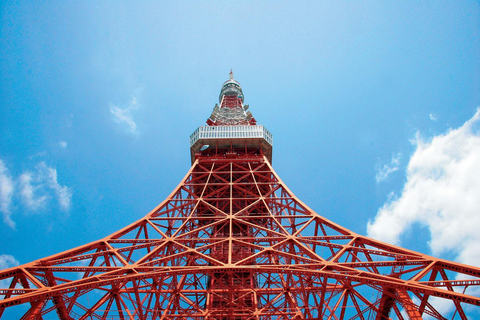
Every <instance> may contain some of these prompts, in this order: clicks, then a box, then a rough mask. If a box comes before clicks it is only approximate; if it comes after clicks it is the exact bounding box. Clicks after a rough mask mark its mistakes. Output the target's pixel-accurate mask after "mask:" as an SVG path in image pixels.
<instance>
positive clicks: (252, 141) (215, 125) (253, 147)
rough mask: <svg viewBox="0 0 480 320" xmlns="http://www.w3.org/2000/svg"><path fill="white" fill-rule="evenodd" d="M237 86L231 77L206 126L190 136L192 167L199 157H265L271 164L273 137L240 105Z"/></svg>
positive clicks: (240, 92) (240, 100)
mask: <svg viewBox="0 0 480 320" xmlns="http://www.w3.org/2000/svg"><path fill="white" fill-rule="evenodd" d="M243 101H244V96H243V91H242V87H241V86H240V83H238V81H236V80H235V79H234V77H233V71H231V70H230V78H229V79H228V80H227V81H225V82H224V83H223V85H222V89H221V90H220V96H219V104H216V105H215V107H214V108H213V111H212V114H211V115H210V117H209V118H208V119H207V125H206V126H201V127H199V128H198V129H197V130H196V131H195V132H194V133H192V135H191V136H190V151H191V156H192V163H193V162H194V161H195V159H196V158H197V157H201V156H213V155H214V156H216V157H219V156H222V155H224V156H227V155H228V156H229V157H232V156H235V155H238V156H240V155H241V154H242V155H247V154H248V155H250V156H251V155H262V156H263V155H265V156H266V157H267V159H268V160H269V161H270V162H271V161H272V146H273V136H272V134H271V133H270V132H268V130H267V129H266V128H265V127H264V126H259V125H257V121H256V120H255V118H254V117H253V115H252V113H251V112H250V111H248V108H249V106H248V105H244V104H243Z"/></svg>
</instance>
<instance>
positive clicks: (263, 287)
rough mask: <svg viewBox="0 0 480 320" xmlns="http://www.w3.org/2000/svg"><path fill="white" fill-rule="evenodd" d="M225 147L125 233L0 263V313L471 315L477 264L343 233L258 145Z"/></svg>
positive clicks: (199, 157)
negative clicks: (2, 266)
mask: <svg viewBox="0 0 480 320" xmlns="http://www.w3.org/2000/svg"><path fill="white" fill-rule="evenodd" d="M225 151H227V152H225ZM228 151H229V150H212V149H207V150H205V151H203V152H202V153H197V154H196V155H195V158H196V159H195V162H194V164H193V165H192V167H191V168H190V170H189V172H188V173H187V175H186V176H185V178H184V179H183V180H182V181H181V182H180V184H179V185H178V186H177V187H176V188H175V190H174V191H173V192H172V193H171V194H170V195H169V196H168V197H167V199H166V200H165V201H163V202H162V203H161V204H160V205H159V206H158V207H156V208H155V209H154V210H152V211H151V212H150V213H148V214H147V215H146V216H145V217H144V218H142V219H140V220H138V221H136V222H134V223H132V224H131V225H129V226H127V227H125V228H124V229H122V230H120V231H118V232H116V233H114V234H112V235H110V236H108V237H106V238H104V239H101V240H98V241H95V242H92V243H89V244H86V245H84V246H81V247H78V248H75V249H72V250H69V251H66V252H63V253H60V254H56V255H53V256H50V257H47V258H44V259H40V260H37V261H34V262H31V263H28V264H25V265H22V266H19V267H15V268H11V269H7V270H3V271H0V280H1V281H2V283H7V286H6V288H3V289H0V298H2V300H0V316H1V315H2V314H3V313H4V312H5V314H6V313H7V312H8V310H9V308H10V307H14V306H16V305H20V304H25V308H24V310H25V315H24V318H25V319H52V318H54V317H57V318H59V319H105V320H106V319H145V320H146V319H217V320H220V319H222V320H223V319H242V320H243V319H332V320H344V319H363V320H367V319H422V317H425V316H429V317H431V318H433V319H445V318H446V317H447V314H444V311H443V310H448V309H449V308H450V309H451V310H454V313H453V319H467V316H466V309H469V308H472V309H473V310H474V312H477V314H478V310H475V309H478V306H480V298H479V297H478V294H477V293H478V286H479V285H480V268H478V267H473V266H467V265H463V264H459V263H456V262H451V261H446V260H442V259H437V258H434V257H431V256H428V255H425V254H421V253H418V252H414V251H411V250H407V249H404V248H401V247H397V246H393V245H390V244H387V243H383V242H380V241H377V240H374V239H371V238H367V237H364V236H362V235H359V234H356V233H354V232H352V231H350V230H348V229H345V228H343V227H342V226H340V225H338V224H336V223H334V222H332V221H330V220H328V219H326V218H324V217H322V216H320V215H318V214H317V213H315V212H314V211H313V210H312V209H310V208H309V207H308V206H306V205H305V204H304V203H302V202H301V201H300V200H299V199H298V198H296V197H295V196H294V194H293V193H292V192H291V191H290V190H289V189H288V188H287V186H286V185H285V184H284V183H283V182H282V181H281V180H280V178H279V177H278V175H277V174H276V173H275V171H274V170H273V168H272V167H271V165H270V163H269V161H268V160H267V158H266V157H265V156H264V155H263V154H262V152H261V150H258V149H245V150H243V151H242V150H240V151H235V152H232V150H230V152H228ZM226 154H229V156H226ZM471 289H476V290H471ZM470 290H471V291H470ZM5 310H6V311H5ZM449 318H452V314H450V315H449Z"/></svg>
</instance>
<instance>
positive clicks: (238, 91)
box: [218, 70, 243, 104]
mask: <svg viewBox="0 0 480 320" xmlns="http://www.w3.org/2000/svg"><path fill="white" fill-rule="evenodd" d="M224 96H228V97H237V98H239V99H241V100H242V103H243V92H242V86H240V83H238V81H236V80H235V79H234V78H233V71H232V70H230V79H228V80H227V81H225V82H224V83H223V85H222V90H221V91H220V96H219V97H218V101H219V102H220V104H221V103H222V99H223V97H224Z"/></svg>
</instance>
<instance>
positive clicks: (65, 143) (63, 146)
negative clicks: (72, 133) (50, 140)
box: [58, 140, 67, 149]
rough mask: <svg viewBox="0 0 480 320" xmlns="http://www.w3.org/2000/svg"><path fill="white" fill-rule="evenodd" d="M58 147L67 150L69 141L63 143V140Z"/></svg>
mask: <svg viewBox="0 0 480 320" xmlns="http://www.w3.org/2000/svg"><path fill="white" fill-rule="evenodd" d="M58 145H59V146H60V147H62V148H63V149H65V148H67V141H63V140H62V141H60V142H59V143H58Z"/></svg>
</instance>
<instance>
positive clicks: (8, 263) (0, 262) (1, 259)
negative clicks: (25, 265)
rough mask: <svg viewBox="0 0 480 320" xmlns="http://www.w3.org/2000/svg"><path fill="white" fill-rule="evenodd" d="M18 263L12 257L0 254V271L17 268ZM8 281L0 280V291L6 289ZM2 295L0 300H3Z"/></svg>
mask: <svg viewBox="0 0 480 320" xmlns="http://www.w3.org/2000/svg"><path fill="white" fill-rule="evenodd" d="M19 264H20V263H19V262H18V260H17V259H15V257H14V256H11V255H9V254H0V270H3V269H8V268H12V267H16V266H18V265H19ZM9 285H10V280H8V279H7V280H0V289H5V288H8V286H9ZM3 298H4V297H3V295H0V299H3Z"/></svg>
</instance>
